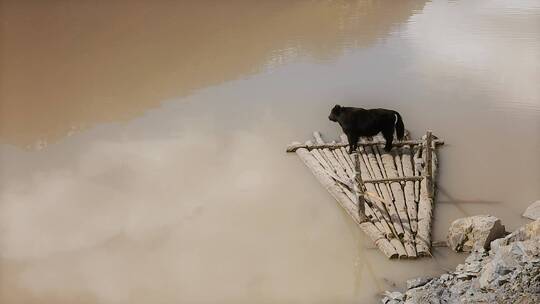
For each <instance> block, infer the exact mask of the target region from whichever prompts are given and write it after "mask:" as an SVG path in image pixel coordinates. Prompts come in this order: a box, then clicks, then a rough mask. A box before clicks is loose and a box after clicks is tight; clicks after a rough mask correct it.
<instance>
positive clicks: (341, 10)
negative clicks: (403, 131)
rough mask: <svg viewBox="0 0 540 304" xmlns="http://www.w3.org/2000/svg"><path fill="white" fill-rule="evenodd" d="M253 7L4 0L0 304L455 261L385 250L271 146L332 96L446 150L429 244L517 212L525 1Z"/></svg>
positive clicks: (528, 120) (309, 124)
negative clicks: (463, 220)
mask: <svg viewBox="0 0 540 304" xmlns="http://www.w3.org/2000/svg"><path fill="white" fill-rule="evenodd" d="M261 2H262V1H251V2H250V1H235V2H234V4H231V3H230V2H228V4H227V5H225V4H221V2H204V3H200V2H192V3H191V4H186V2H184V3H182V4H173V3H169V2H167V3H165V2H162V1H156V2H154V3H153V4H149V3H147V2H137V3H135V4H133V5H132V6H130V7H127V6H126V5H125V3H123V2H121V1H118V2H114V3H110V2H100V1H98V2H94V4H81V3H80V2H78V3H71V2H69V3H67V2H63V1H56V2H53V4H51V3H47V4H44V3H41V2H37V1H36V2H33V1H32V2H30V1H25V2H10V3H7V2H5V1H4V2H3V3H2V5H3V7H2V12H1V14H2V22H3V24H2V27H3V32H2V42H4V41H6V42H8V43H2V45H1V46H0V47H1V48H2V49H1V50H2V53H1V55H0V56H2V57H1V58H2V72H1V74H0V75H1V83H0V85H1V90H0V92H2V93H1V94H2V95H1V97H2V99H1V111H2V112H1V118H2V128H1V132H2V133H1V136H2V138H1V140H2V142H4V143H6V144H3V145H2V146H0V163H1V165H2V170H0V174H1V175H0V178H1V181H2V182H1V183H0V248H2V250H0V302H2V303H4V302H6V303H149V302H157V303H179V302H180V303H193V302H209V303H216V302H219V303H253V302H256V303H276V302H278V303H282V302H285V303H314V302H315V303H330V302H331V303H335V302H338V303H341V302H345V303H351V302H355V303H370V302H374V301H375V299H376V298H377V294H378V293H379V292H381V291H382V290H384V289H386V288H389V286H390V285H391V284H392V283H393V282H396V283H400V282H402V281H403V280H405V279H407V278H410V277H414V276H418V275H423V274H437V273H441V272H443V271H444V270H445V269H448V268H452V267H454V265H455V264H456V263H457V262H458V261H460V260H462V259H463V256H459V255H456V254H453V253H451V252H448V251H447V250H441V249H438V250H436V251H435V253H434V256H435V258H434V259H423V260H418V261H387V260H386V259H385V258H384V257H383V256H382V255H381V254H380V253H379V252H378V251H377V250H375V249H373V246H372V245H371V244H370V242H369V241H366V240H365V239H364V236H363V235H362V234H361V233H360V232H359V231H358V229H357V228H356V227H355V225H354V224H353V223H352V221H351V220H350V219H349V218H348V217H347V216H346V214H344V212H343V211H342V210H341V209H340V208H338V207H337V205H336V204H335V203H334V202H333V200H332V198H331V197H330V196H329V195H328V194H327V193H326V192H325V190H324V189H323V188H322V187H320V185H318V183H317V181H316V180H315V179H314V178H313V177H312V176H311V175H310V174H309V172H308V171H307V170H306V169H305V168H304V166H303V165H302V163H301V162H300V161H299V160H298V159H297V158H296V157H294V155H286V154H285V153H284V151H283V150H284V147H285V145H286V144H288V143H289V142H291V141H293V140H298V139H304V138H307V137H308V136H309V135H310V133H311V131H313V130H315V129H318V130H321V131H323V134H326V135H328V136H329V137H330V136H336V135H337V134H338V132H337V131H338V128H337V126H335V125H333V124H331V123H330V122H329V121H328V120H327V118H326V117H327V115H328V113H327V112H328V110H329V109H330V108H331V106H332V105H333V104H334V103H342V104H349V105H357V106H362V105H363V106H365V107H389V108H395V109H398V110H399V111H400V112H401V113H402V114H403V117H404V119H405V123H406V125H407V127H408V128H409V129H410V130H411V131H412V132H413V134H414V135H417V136H419V135H420V134H421V133H422V132H424V131H425V130H426V129H427V128H431V129H433V130H434V132H435V133H436V134H437V135H439V136H441V137H443V138H444V139H445V141H446V142H447V143H449V144H448V145H446V146H445V147H444V148H443V149H442V155H441V164H442V167H441V176H440V181H439V184H440V186H441V189H440V191H439V200H438V201H439V203H438V205H437V207H436V210H435V212H436V214H435V216H436V220H435V236H434V238H435V239H436V240H441V239H443V238H444V234H445V229H446V228H447V227H448V225H449V223H450V222H451V221H452V220H453V219H455V218H456V217H459V216H463V215H469V214H479V213H490V214H493V215H496V216H499V217H501V218H502V219H503V222H504V223H505V224H506V225H507V226H508V227H509V228H514V227H516V226H517V225H519V224H521V223H523V220H522V219H520V217H519V214H520V213H521V212H522V210H523V209H524V208H525V206H526V205H527V204H528V203H529V202H531V201H533V200H535V199H538V198H539V197H540V189H539V188H538V185H539V184H540V170H539V169H540V162H539V160H538V159H537V155H538V154H539V152H540V136H539V135H540V104H539V102H540V98H539V97H540V96H539V95H540V92H539V91H538V88H537V85H536V84H537V83H538V80H540V75H539V74H538V73H539V69H538V67H539V64H540V60H539V58H538V54H540V35H539V29H540V27H539V26H538V25H539V24H540V6H538V5H537V4H535V2H531V3H527V2H526V1H520V2H519V3H517V4H514V3H512V1H474V2H471V1H463V2H461V1H457V2H451V3H447V2H444V1H434V2H428V3H423V2H414V1H409V2H402V4H400V5H399V6H396V4H393V2H390V1H341V2H315V3H314V2H312V1H310V2H301V1H300V2H295V3H289V2H279V1H278V2H275V1H272V2H270V1H268V3H261ZM535 5H536V6H535ZM6 20H7V21H6ZM45 25H48V26H45ZM68 25H69V26H68ZM176 37H181V38H178V39H175V38H176ZM4 67H5V69H4ZM83 72H86V73H83ZM248 75H249V76H248ZM195 90H196V91H195ZM119 122H120V123H119ZM70 131H71V133H72V134H71V136H68V137H65V136H66V134H67V133H70ZM512 140H514V141H512ZM37 141H40V142H42V143H47V142H48V143H49V144H48V145H47V146H46V148H44V149H41V150H39V149H23V148H24V147H25V146H26V145H28V144H33V145H34V147H35V143H36V142H37ZM509 177H510V178H509ZM398 286H399V284H398Z"/></svg>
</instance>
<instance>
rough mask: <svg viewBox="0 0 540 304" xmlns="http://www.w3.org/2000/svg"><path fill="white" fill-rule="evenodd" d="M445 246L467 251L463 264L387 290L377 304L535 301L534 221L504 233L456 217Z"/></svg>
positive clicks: (539, 279) (492, 224) (538, 226)
mask: <svg viewBox="0 0 540 304" xmlns="http://www.w3.org/2000/svg"><path fill="white" fill-rule="evenodd" d="M448 244H449V246H450V247H451V248H452V249H454V250H457V251H459V250H464V251H470V252H471V253H470V255H469V256H468V257H467V259H466V260H465V263H464V264H460V265H458V266H457V267H456V269H455V271H452V272H448V273H445V274H443V275H441V276H440V277H435V278H428V277H422V278H416V279H413V280H409V281H407V290H406V291H405V292H399V291H393V292H390V291H387V292H385V295H384V297H383V299H382V302H383V303H385V304H398V303H520V304H533V303H540V219H536V220H535V221H533V222H531V223H529V224H527V225H525V226H523V227H521V228H519V229H518V230H516V231H514V232H512V233H510V234H507V233H506V232H505V231H504V226H502V225H501V224H500V221H499V220H498V219H497V218H494V217H491V216H476V217H470V218H465V219H460V220H457V221H455V222H454V223H453V224H452V226H451V228H450V230H449V235H448Z"/></svg>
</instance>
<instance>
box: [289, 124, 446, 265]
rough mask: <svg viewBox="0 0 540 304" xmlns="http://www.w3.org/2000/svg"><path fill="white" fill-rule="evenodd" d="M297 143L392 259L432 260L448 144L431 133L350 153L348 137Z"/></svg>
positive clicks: (376, 140)
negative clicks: (442, 152)
mask: <svg viewBox="0 0 540 304" xmlns="http://www.w3.org/2000/svg"><path fill="white" fill-rule="evenodd" d="M313 137H314V139H315V142H316V143H315V144H314V143H313V142H312V141H311V140H308V141H306V142H305V143H304V144H301V143H299V142H293V143H292V144H290V145H289V146H288V147H287V150H286V151H287V152H295V153H296V154H297V155H298V156H299V157H300V159H301V160H302V161H303V162H304V164H305V165H306V166H307V167H308V168H309V169H310V170H311V172H312V174H313V175H315V177H316V178H317V180H318V181H319V182H320V183H321V184H322V185H323V186H324V187H325V188H326V189H327V190H328V192H330V194H331V195H332V196H333V197H334V198H335V199H336V201H337V202H338V203H339V205H340V206H341V207H342V208H343V209H344V210H345V211H346V212H347V214H348V215H349V216H351V218H352V219H353V220H354V221H355V223H356V224H358V226H359V227H360V229H361V230H362V231H363V232H364V233H365V234H366V235H367V236H368V237H369V238H370V239H371V240H372V241H373V242H374V243H375V245H376V246H377V247H378V248H379V250H381V251H382V252H383V254H384V255H386V256H387V257H388V258H390V259H394V258H417V257H422V256H431V246H432V244H431V222H432V214H433V207H434V197H435V190H436V172H437V167H438V161H437V153H436V152H437V147H438V146H440V145H443V144H444V141H443V140H441V139H438V138H436V137H435V136H434V135H433V134H432V132H431V131H427V132H426V135H425V136H423V137H422V139H419V140H410V139H409V132H406V135H405V139H404V140H402V141H395V142H394V143H393V144H392V150H391V151H390V152H386V151H384V149H383V148H382V146H384V144H385V141H384V139H383V137H382V136H381V135H377V136H375V137H373V138H372V139H371V140H367V139H361V140H360V142H359V143H358V148H357V150H356V151H355V152H354V153H353V154H349V153H348V149H346V148H347V147H348V146H349V143H348V141H347V136H345V134H341V136H340V139H341V142H339V143H336V142H335V141H333V142H330V143H325V142H324V140H323V139H322V136H321V134H320V133H319V132H317V131H316V132H313Z"/></svg>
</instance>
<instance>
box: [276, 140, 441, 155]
mask: <svg viewBox="0 0 540 304" xmlns="http://www.w3.org/2000/svg"><path fill="white" fill-rule="evenodd" d="M434 143H435V144H437V145H444V141H443V140H442V139H435V140H434ZM384 144H385V142H384V141H380V140H377V141H364V142H360V143H358V145H359V146H377V145H384ZM422 144H424V141H422V140H403V141H396V142H394V143H392V145H393V146H394V147H399V146H403V145H411V146H414V145H422ZM347 145H348V144H345V143H335V144H330V143H325V144H317V145H313V146H310V147H308V146H306V145H305V144H300V143H293V144H290V145H289V146H287V150H286V151H287V152H295V151H296V149H299V148H305V149H308V150H311V149H324V148H328V149H338V148H341V147H346V146H347Z"/></svg>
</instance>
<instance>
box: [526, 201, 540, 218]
mask: <svg viewBox="0 0 540 304" xmlns="http://www.w3.org/2000/svg"><path fill="white" fill-rule="evenodd" d="M523 217H526V218H528V219H531V220H538V219H540V200H538V201H536V202H534V203H532V204H531V205H530V206H529V207H527V209H526V210H525V212H524V213H523Z"/></svg>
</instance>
